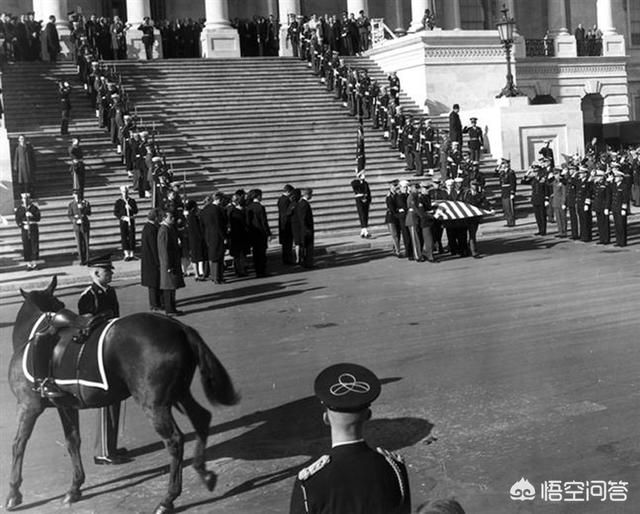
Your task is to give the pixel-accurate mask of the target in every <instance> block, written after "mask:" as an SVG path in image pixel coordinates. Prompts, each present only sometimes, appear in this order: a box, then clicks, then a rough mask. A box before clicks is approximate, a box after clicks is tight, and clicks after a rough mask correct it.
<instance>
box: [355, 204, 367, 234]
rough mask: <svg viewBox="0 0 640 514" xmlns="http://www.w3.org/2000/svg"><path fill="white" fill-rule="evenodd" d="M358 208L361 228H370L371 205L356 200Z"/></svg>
mask: <svg viewBox="0 0 640 514" xmlns="http://www.w3.org/2000/svg"><path fill="white" fill-rule="evenodd" d="M356 208H357V209H358V219H359V220H360V228H367V227H368V226H369V204H368V203H363V202H361V201H360V200H359V199H356Z"/></svg>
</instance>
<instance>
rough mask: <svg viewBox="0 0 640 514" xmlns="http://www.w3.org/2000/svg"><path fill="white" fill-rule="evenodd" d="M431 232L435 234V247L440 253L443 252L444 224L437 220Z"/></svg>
mask: <svg viewBox="0 0 640 514" xmlns="http://www.w3.org/2000/svg"><path fill="white" fill-rule="evenodd" d="M431 232H432V233H433V246H434V248H435V247H436V246H437V247H438V252H442V232H443V229H442V223H440V221H438V220H436V221H434V223H433V227H432V230H431Z"/></svg>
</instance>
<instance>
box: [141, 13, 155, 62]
mask: <svg viewBox="0 0 640 514" xmlns="http://www.w3.org/2000/svg"><path fill="white" fill-rule="evenodd" d="M138 30H139V31H140V32H142V44H143V45H144V52H145V54H146V58H147V61H150V60H151V59H153V43H154V41H155V37H154V34H153V25H152V24H151V18H149V16H145V17H144V18H143V19H142V24H141V25H140V26H139V27H138Z"/></svg>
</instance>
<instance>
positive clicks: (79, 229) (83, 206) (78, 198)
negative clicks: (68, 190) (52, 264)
mask: <svg viewBox="0 0 640 514" xmlns="http://www.w3.org/2000/svg"><path fill="white" fill-rule="evenodd" d="M89 216H91V204H90V203H89V202H88V201H86V200H84V199H83V198H82V195H81V194H80V192H79V191H74V192H73V200H71V202H69V206H68V208H67V217H68V218H69V221H70V222H71V224H72V226H73V235H74V237H75V239H76V248H77V251H78V258H79V259H80V264H81V265H83V266H84V265H85V264H87V263H88V262H89V233H90V229H91V224H90V221H89Z"/></svg>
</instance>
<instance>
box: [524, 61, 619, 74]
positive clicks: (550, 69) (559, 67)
mask: <svg viewBox="0 0 640 514" xmlns="http://www.w3.org/2000/svg"><path fill="white" fill-rule="evenodd" d="M516 72H517V74H518V76H522V75H526V76H540V75H554V76H558V75H582V76H584V75H626V74H627V68H626V65H625V64H624V63H621V64H584V65H576V64H567V65H563V64H554V63H549V64H536V65H535V66H531V65H528V64H516Z"/></svg>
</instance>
